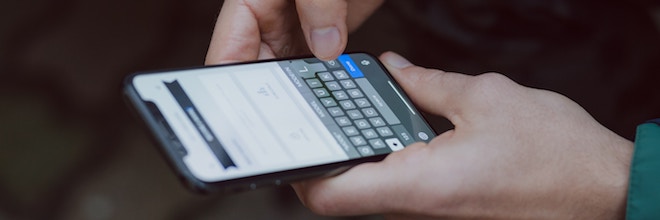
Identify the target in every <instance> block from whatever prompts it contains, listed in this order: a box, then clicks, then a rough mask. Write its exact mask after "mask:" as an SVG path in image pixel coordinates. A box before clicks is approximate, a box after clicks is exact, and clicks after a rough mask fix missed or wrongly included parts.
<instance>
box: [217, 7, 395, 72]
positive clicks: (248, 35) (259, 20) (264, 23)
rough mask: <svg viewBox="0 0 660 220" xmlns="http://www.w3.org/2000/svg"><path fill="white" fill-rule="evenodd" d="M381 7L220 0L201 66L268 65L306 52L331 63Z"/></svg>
mask: <svg viewBox="0 0 660 220" xmlns="http://www.w3.org/2000/svg"><path fill="white" fill-rule="evenodd" d="M382 3H383V0H296V1H290V0H226V1H225V2H224V4H223V6H222V9H221V11H220V15H219V16H218V20H217V22H216V25H215V29H214V31H213V37H212V38H211V43H210V45H209V49H208V52H207V55H206V62H205V63H206V64H207V65H211V64H218V63H229V62H240V61H249V60H256V59H268V58H275V57H285V56H292V55H297V54H301V53H305V52H309V51H311V52H312V53H313V54H314V55H315V56H316V57H318V58H319V59H323V60H331V59H335V58H337V56H339V55H340V54H341V53H342V52H343V51H344V48H345V47H346V43H347V41H348V33H349V32H350V31H353V30H355V29H357V27H359V26H360V24H362V22H363V21H364V20H366V18H368V17H369V16H370V15H371V14H372V13H373V12H374V11H375V10H376V9H377V8H378V7H379V6H380V5H381V4H382ZM304 42H306V44H305V43H304ZM307 46H309V47H307Z"/></svg>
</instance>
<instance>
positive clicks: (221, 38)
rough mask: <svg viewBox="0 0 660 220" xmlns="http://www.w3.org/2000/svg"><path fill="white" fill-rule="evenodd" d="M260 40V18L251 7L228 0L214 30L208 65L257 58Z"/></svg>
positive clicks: (207, 56)
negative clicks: (258, 19)
mask: <svg viewBox="0 0 660 220" xmlns="http://www.w3.org/2000/svg"><path fill="white" fill-rule="evenodd" d="M260 43H261V37H260V34H259V25H258V22H257V18H256V16H255V15H254V14H253V13H252V12H251V10H250V8H249V6H248V5H246V4H245V2H244V1H232V0H227V1H225V2H224V4H223V5H222V10H221V11H220V15H219V16H218V20H217V21H216V25H215V28H214V29H213V36H212V37H211V43H210V44H209V49H208V51H207V53H206V61H205V64H207V65H211V64H219V63H228V62H238V61H248V60H256V59H257V57H258V55H259V47H260Z"/></svg>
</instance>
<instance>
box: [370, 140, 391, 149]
mask: <svg viewBox="0 0 660 220" xmlns="http://www.w3.org/2000/svg"><path fill="white" fill-rule="evenodd" d="M369 145H371V147H373V148H374V149H380V148H384V147H386V146H387V145H385V142H383V140H381V139H371V140H369Z"/></svg>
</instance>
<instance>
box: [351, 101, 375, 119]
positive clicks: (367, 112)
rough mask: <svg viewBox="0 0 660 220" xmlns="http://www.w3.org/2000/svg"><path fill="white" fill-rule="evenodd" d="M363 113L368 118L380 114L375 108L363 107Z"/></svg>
mask: <svg viewBox="0 0 660 220" xmlns="http://www.w3.org/2000/svg"><path fill="white" fill-rule="evenodd" d="M355 102H357V100H355ZM358 106H359V104H358ZM362 113H364V115H365V116H367V118H370V117H374V116H378V112H377V111H376V109H374V108H365V109H362Z"/></svg>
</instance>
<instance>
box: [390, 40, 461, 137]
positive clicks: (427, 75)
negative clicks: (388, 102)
mask: <svg viewBox="0 0 660 220" xmlns="http://www.w3.org/2000/svg"><path fill="white" fill-rule="evenodd" d="M380 60H381V61H382V62H383V64H384V65H385V67H386V68H387V70H389V71H390V73H391V74H392V76H393V77H394V79H396V81H397V82H398V83H399V84H400V85H401V87H402V88H403V90H405V91H406V93H407V94H408V95H409V96H410V98H411V99H412V100H413V102H415V104H416V105H417V106H419V107H421V108H422V109H424V111H426V112H429V113H432V114H437V115H441V116H444V117H446V118H447V119H449V120H450V121H452V123H454V125H456V123H457V120H459V119H460V117H458V113H460V112H461V110H462V109H464V106H466V105H467V103H466V100H464V99H462V98H461V97H462V94H463V93H464V91H465V89H466V87H467V84H468V82H469V80H470V79H471V77H472V76H469V75H465V74H460V73H450V72H444V71H442V70H436V69H427V68H424V67H420V66H416V65H414V64H412V63H410V62H409V61H408V60H406V59H405V58H403V57H402V56H400V55H398V54H396V53H394V52H385V53H384V54H383V55H381V56H380Z"/></svg>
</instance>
